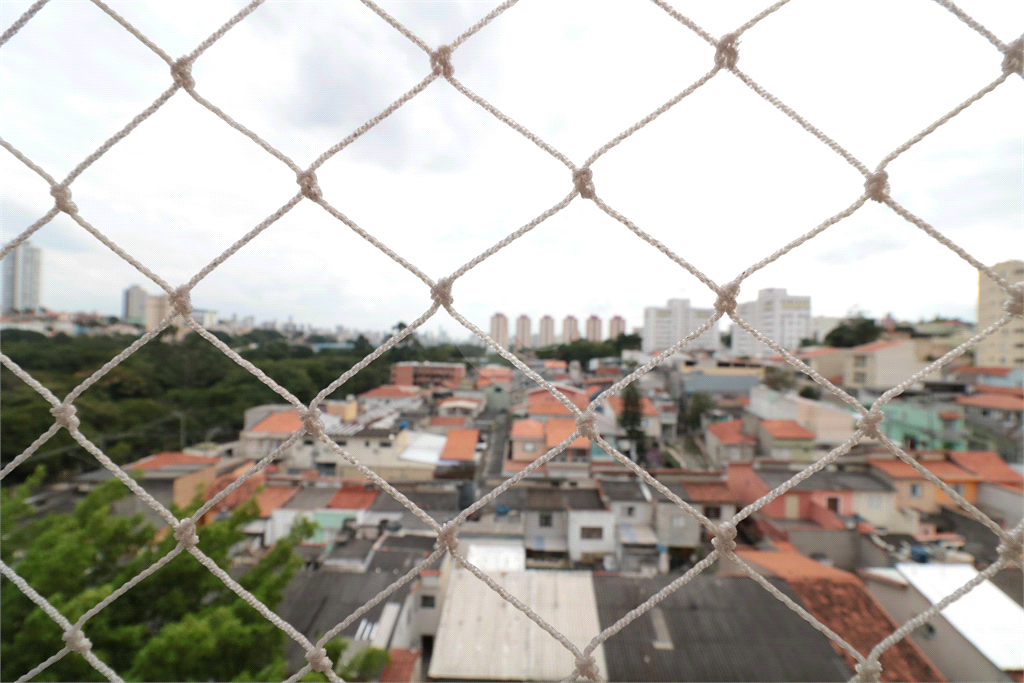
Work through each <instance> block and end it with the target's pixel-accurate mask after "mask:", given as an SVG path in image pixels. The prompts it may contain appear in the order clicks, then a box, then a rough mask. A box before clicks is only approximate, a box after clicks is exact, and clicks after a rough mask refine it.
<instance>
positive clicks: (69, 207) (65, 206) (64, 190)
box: [50, 185, 78, 213]
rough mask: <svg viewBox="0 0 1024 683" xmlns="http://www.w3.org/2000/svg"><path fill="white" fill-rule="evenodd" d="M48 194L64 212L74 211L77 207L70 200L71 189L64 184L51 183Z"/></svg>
mask: <svg viewBox="0 0 1024 683" xmlns="http://www.w3.org/2000/svg"><path fill="white" fill-rule="evenodd" d="M50 195H51V196H52V197H53V199H54V201H55V202H56V204H57V208H58V209H60V210H61V211H63V212H64V213H75V212H76V211H78V207H77V206H75V203H74V202H73V201H71V190H70V189H69V188H68V187H66V186H64V185H51V186H50Z"/></svg>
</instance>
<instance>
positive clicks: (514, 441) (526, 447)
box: [507, 419, 547, 463]
mask: <svg viewBox="0 0 1024 683" xmlns="http://www.w3.org/2000/svg"><path fill="white" fill-rule="evenodd" d="M509 443H510V450H509V454H508V458H507V459H508V460H512V461H515V462H522V463H531V462H533V461H534V460H536V459H537V458H539V457H540V456H542V455H544V454H545V453H546V452H547V448H546V446H545V435H544V423H543V422H540V421H539V420H533V419H525V420H516V421H515V422H513V423H512V429H511V431H510V432H509Z"/></svg>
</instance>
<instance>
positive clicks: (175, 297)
mask: <svg viewBox="0 0 1024 683" xmlns="http://www.w3.org/2000/svg"><path fill="white" fill-rule="evenodd" d="M171 306H173V307H174V310H176V311H177V312H178V314H179V315H181V316H186V315H191V313H192V296H191V295H190V294H189V293H188V290H187V289H185V287H184V285H182V286H181V287H178V288H177V289H176V290H174V292H172V293H171Z"/></svg>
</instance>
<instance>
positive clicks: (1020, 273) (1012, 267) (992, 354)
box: [4, 260, 1024, 414]
mask: <svg viewBox="0 0 1024 683" xmlns="http://www.w3.org/2000/svg"><path fill="white" fill-rule="evenodd" d="M992 270H994V271H996V272H997V273H999V274H1000V275H1002V276H1003V277H1004V278H1005V279H1006V281H1007V282H1009V283H1010V284H1011V285H1012V284H1016V283H1018V282H1020V281H1021V280H1024V261H1017V260H1013V261H1003V262H1002V263H997V264H995V265H994V266H992ZM5 272H6V271H5ZM1006 299H1007V296H1006V292H1004V291H1003V290H1002V289H1000V288H999V285H997V284H996V283H995V282H993V281H992V280H991V279H990V278H989V277H988V276H986V275H984V274H982V273H980V272H979V273H978V325H977V327H976V328H975V329H976V330H978V331H979V332H980V331H982V330H984V329H985V328H986V327H989V326H990V325H991V324H992V323H994V322H995V321H997V320H999V319H1000V318H1002V317H1003V316H1004V315H1005V314H1006V311H1005V310H1004V309H1003V304H1004V303H1005V302H1006ZM4 301H7V299H4ZM974 363H975V365H982V366H985V365H989V366H993V365H994V366H1000V367H1004V368H1009V367H1018V368H1020V367H1024V324H1022V323H1021V321H1020V318H1013V319H1012V320H1010V322H1009V323H1008V324H1006V325H1004V326H1003V327H1002V329H999V330H996V332H995V333H994V334H990V335H989V336H987V337H985V338H984V339H982V340H981V341H980V342H978V345H977V346H975V347H974ZM1007 414H1009V413H1007Z"/></svg>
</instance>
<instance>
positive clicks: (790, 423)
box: [761, 420, 815, 440]
mask: <svg viewBox="0 0 1024 683" xmlns="http://www.w3.org/2000/svg"><path fill="white" fill-rule="evenodd" d="M761 426H762V427H764V429H765V431H766V432H768V433H769V434H771V435H772V438H773V439H805V440H807V439H813V438H814V437H815V434H814V432H812V431H811V430H809V429H805V428H804V427H801V426H800V423H798V422H796V421H794V420H761Z"/></svg>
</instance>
